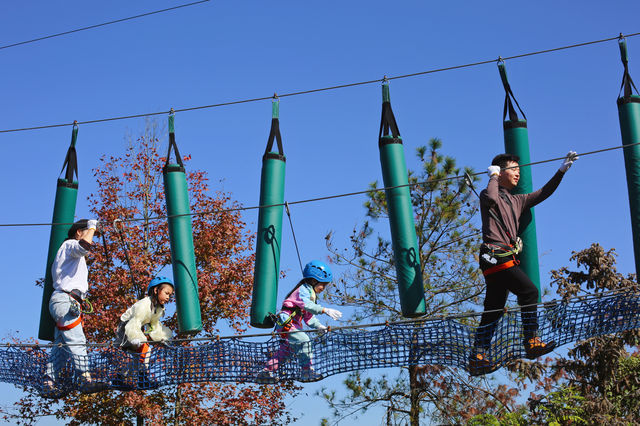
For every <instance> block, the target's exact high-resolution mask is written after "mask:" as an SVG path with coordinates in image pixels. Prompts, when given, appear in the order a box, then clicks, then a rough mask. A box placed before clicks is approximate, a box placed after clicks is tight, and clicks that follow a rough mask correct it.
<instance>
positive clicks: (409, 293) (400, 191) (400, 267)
mask: <svg viewBox="0 0 640 426" xmlns="http://www.w3.org/2000/svg"><path fill="white" fill-rule="evenodd" d="M389 131H391V134H389ZM378 148H379V149H380V164H381V165H382V177H383V180H384V186H385V187H386V188H388V189H386V191H385V193H386V197H387V208H388V211H389V223H390V225H391V241H392V243H393V258H394V261H395V264H396V275H397V280H398V291H399V293H400V305H401V307H402V315H404V316H405V317H410V318H413V317H419V316H421V315H424V314H425V302H424V287H423V283H422V269H421V268H420V249H419V248H418V239H417V237H416V227H415V224H414V220H413V206H412V204H411V191H410V190H409V186H408V184H409V180H408V174H407V165H406V163H405V159H404V148H403V146H402V138H401V137H400V131H399V130H398V125H397V124H396V119H395V117H394V115H393V110H392V109H391V101H390V97H389V84H388V83H386V82H385V83H384V84H383V85H382V119H381V121H380V134H379V138H378Z"/></svg>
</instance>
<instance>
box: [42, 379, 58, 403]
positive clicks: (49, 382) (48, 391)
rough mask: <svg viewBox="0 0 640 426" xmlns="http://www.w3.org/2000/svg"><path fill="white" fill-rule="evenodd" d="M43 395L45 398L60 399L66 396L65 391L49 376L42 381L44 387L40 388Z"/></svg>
mask: <svg viewBox="0 0 640 426" xmlns="http://www.w3.org/2000/svg"><path fill="white" fill-rule="evenodd" d="M40 393H41V395H42V396H43V397H44V398H50V399H58V398H62V397H63V396H64V392H63V391H62V389H60V388H59V387H58V386H57V385H56V382H54V381H53V379H52V378H51V377H49V376H45V378H44V381H43V382H42V389H41V390H40Z"/></svg>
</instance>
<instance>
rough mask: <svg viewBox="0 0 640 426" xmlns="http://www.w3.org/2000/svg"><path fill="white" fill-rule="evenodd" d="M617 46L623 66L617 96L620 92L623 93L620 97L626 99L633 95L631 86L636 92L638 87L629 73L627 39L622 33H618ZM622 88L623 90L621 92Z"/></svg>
mask: <svg viewBox="0 0 640 426" xmlns="http://www.w3.org/2000/svg"><path fill="white" fill-rule="evenodd" d="M618 47H620V60H621V61H622V65H623V66H624V74H622V84H620V91H619V92H618V97H619V98H620V97H621V96H620V93H623V96H622V98H623V99H625V100H627V99H630V98H631V95H633V91H632V90H631V88H632V87H633V88H634V89H635V91H636V93H638V88H637V87H636V85H635V84H634V83H633V80H632V79H631V75H630V74H629V56H628V52H627V41H626V40H625V38H624V35H622V33H620V37H619V38H618ZM623 89H624V92H623Z"/></svg>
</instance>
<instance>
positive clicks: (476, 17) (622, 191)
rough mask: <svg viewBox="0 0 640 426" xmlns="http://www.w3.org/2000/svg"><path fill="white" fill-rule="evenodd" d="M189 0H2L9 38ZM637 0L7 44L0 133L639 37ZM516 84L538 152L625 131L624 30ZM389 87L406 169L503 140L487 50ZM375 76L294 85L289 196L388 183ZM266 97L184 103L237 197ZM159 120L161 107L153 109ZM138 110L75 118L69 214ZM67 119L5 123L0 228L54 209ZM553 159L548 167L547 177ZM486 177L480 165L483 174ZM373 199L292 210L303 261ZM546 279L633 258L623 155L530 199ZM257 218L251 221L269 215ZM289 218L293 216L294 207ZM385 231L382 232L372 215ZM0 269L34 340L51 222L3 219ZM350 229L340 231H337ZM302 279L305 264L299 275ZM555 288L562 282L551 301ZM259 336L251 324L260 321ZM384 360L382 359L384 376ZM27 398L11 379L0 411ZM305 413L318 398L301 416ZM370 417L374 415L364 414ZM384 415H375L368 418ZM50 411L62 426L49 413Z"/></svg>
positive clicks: (300, 406)
mask: <svg viewBox="0 0 640 426" xmlns="http://www.w3.org/2000/svg"><path fill="white" fill-rule="evenodd" d="M182 3H186V1H185V2H179V1H169V0H155V1H151V0H138V1H136V2H130V1H122V0H114V1H109V2H86V1H79V0H66V1H64V2H50V1H43V0H33V1H28V2H6V4H3V13H2V14H1V15H0V45H6V44H11V43H16V42H20V41H23V40H28V39H32V38H36V37H39V36H44V35H48V34H53V33H58V32H62V31H67V30H70V29H74V28H78V27H83V26H88V25H93V24H98V23H101V22H105V21H109V20H113V19H119V18H124V17H127V16H132V15H136V14H140V13H144V12H148V11H152V10H157V9H161V8H165V7H171V6H176V5H179V4H182ZM639 12H640V5H639V4H638V2H636V1H631V0H623V1H619V2H615V3H613V2H601V1H594V0H585V1H581V2H557V1H549V0H541V1H537V2H524V3H522V2H515V3H514V2H510V3H509V2H497V1H484V2H423V1H402V2H381V1H377V0H369V1H348V2H347V1H335V0H329V1H324V2H300V1H280V2H264V1H256V0H245V1H235V2H232V1H215V0H214V1H210V2H208V3H205V4H202V5H198V6H193V7H188V8H183V9H179V10H176V11H173V12H168V13H164V14H158V15H153V16H149V17H146V18H142V19H139V20H134V21H129V22H123V23H118V24H114V25H110V26H107V27H102V28H97V29H94V30H90V31H84V32H80V33H75V34H70V35H66V36H63V37H59V38H54V39H49V40H43V41H40V42H37V43H33V44H28V45H23V46H18V47H13V48H7V49H0V64H1V66H2V76H3V78H2V81H1V82H0V87H1V90H0V93H1V94H2V95H1V99H2V107H1V109H0V111H1V112H2V114H1V116H0V130H3V129H14V128H22V127H30V126H38V125H46V124H58V123H69V122H72V121H73V120H78V121H85V120H93V119H100V118H107V117H114V116H122V115H131V114H142V113H149V112H156V111H166V110H169V109H170V108H172V107H173V108H176V109H179V108H186V107H192V106H199V105H208V104H216V103H221V102H229V101H234V100H241V99H249V98H256V97H264V96H270V95H272V94H273V93H274V92H278V93H288V92H295V91H302V90H308V89H315V88H321V87H326V86H333V85H338V84H344V83H352V82H358V81H365V80H374V79H379V78H382V77H383V76H384V75H388V76H396V75H402V74H408V73H414V72H420V71H425V70H429V69H436V68H443V67H449V66H455V65H462V64H466V63H471V62H478V61H484V60H490V59H494V58H498V56H502V57H508V56H512V55H518V54H521V53H527V52H533V51H538V50H544V49H549V48H554V47H560V46H565V45H570V44H574V43H581V42H587V41H592V40H598V39H603V38H608V37H614V36H616V35H618V34H619V33H620V32H622V33H626V34H629V33H634V32H640V24H638V19H637V17H638V16H639ZM628 46H629V58H630V71H631V75H632V77H635V78H636V80H638V81H640V36H639V37H632V38H629V39H628ZM506 67H507V71H508V75H509V80H510V82H511V86H512V88H513V90H514V92H515V95H516V98H517V99H518V101H519V102H520V105H521V106H522V107H523V109H524V111H525V113H526V115H527V118H528V119H529V139H530V142H531V158H532V160H533V161H540V160H545V159H548V158H554V157H560V156H563V155H564V154H566V152H567V151H568V150H570V149H573V150H576V151H578V152H587V151H592V150H597V149H601V148H607V147H613V146H617V145H620V130H619V125H618V116H617V109H616V103H615V101H616V97H617V95H618V90H619V87H620V81H621V78H622V65H621V63H620V56H619V51H618V46H617V42H616V41H610V42H607V43H601V44H596V45H591V46H586V47H580V48H576V49H570V50H564V51H560V52H554V53H548V54H544V55H537V56H531V57H526V58H521V59H514V60H509V61H507V63H506ZM390 87H391V101H392V105H393V108H394V112H395V114H396V118H397V120H398V124H399V127H400V131H401V133H402V136H403V139H404V143H405V154H406V157H407V163H408V166H409V167H410V168H415V167H416V166H417V165H418V164H417V160H416V157H415V156H414V152H415V148H416V147H418V146H420V145H423V144H426V143H427V141H428V140H429V138H431V137H439V138H441V139H442V140H443V142H444V147H443V149H442V152H443V153H444V154H447V155H451V156H454V157H455V158H456V159H457V163H458V165H461V166H462V165H467V166H471V167H473V168H474V169H475V170H476V171H484V170H486V167H487V166H488V164H489V163H490V161H491V158H492V157H493V156H494V155H495V154H496V153H498V152H501V151H502V150H503V139H502V124H501V119H502V106H503V100H504V91H503V89H502V85H501V82H500V78H499V75H498V71H497V67H496V65H495V64H493V63H492V64H486V65H481V66H476V67H470V68H465V69H460V70H454V71H448V72H442V73H436V74H429V75H425V76H419V77H414V78H407V79H401V80H394V81H392V82H391V86H390ZM380 104H381V95H380V87H379V84H378V83H376V84H369V85H363V86H357V87H352V88H344V89H338V90H333V91H326V92H320V93H314V94H308V95H302V96H295V97H288V98H284V99H283V100H282V101H281V104H280V121H281V130H282V135H283V141H284V150H285V154H286V156H287V181H286V190H285V198H286V200H287V201H289V202H291V201H296V200H302V199H308V198H313V197H320V196H327V195H332V194H339V193H346V192H352V191H359V190H363V189H366V188H367V185H368V183H370V182H372V181H374V180H378V181H380V182H381V180H382V177H381V171H380V163H379V159H378V148H377V136H378V135H377V132H378V126H379V120H380ZM270 118H271V105H270V101H261V102H255V103H247V104H241V105H234V106H228V107H223V108H212V109H204V110H199V111H194V112H184V113H178V114H176V119H175V120H176V137H177V141H178V145H179V147H180V151H181V153H183V154H190V155H192V157H193V161H191V162H190V163H189V166H188V167H190V168H192V169H203V170H206V171H207V172H208V173H209V177H210V178H211V186H212V189H213V190H216V189H223V190H225V191H230V192H231V193H232V194H233V197H234V198H235V199H237V200H238V201H240V202H241V203H242V204H244V205H245V206H253V205H256V204H257V203H258V196H259V179H260V167H261V156H262V153H263V151H264V148H265V144H266V138H267V136H268V133H269V125H270ZM158 120H160V123H161V124H164V123H165V120H166V116H164V115H162V116H159V117H158ZM143 128H144V119H130V120H122V121H113V122H108V123H100V124H91V125H89V124H87V125H81V126H80V128H79V134H78V144H77V148H78V159H79V167H80V177H79V178H80V190H79V200H78V208H77V215H78V216H79V217H85V216H87V211H88V208H87V205H86V202H85V200H86V197H87V196H88V195H89V194H90V193H91V192H92V191H93V190H95V183H94V181H93V179H92V173H91V169H92V168H94V167H96V166H98V164H99V163H98V159H99V157H100V156H101V155H105V154H106V155H112V154H116V155H117V154H119V153H122V152H123V150H124V148H125V146H126V136H127V135H128V134H129V135H133V136H136V135H138V134H139V133H140V132H141V130H142V129H143ZM70 136H71V128H70V127H62V128H53V129H46V130H35V131H27V132H15V133H0V146H2V152H3V154H4V161H3V162H2V163H3V167H2V168H0V181H1V182H3V185H2V198H3V203H2V206H3V207H2V209H1V210H0V223H16V222H19V223H24V222H27V223H28V222H38V223H39V222H48V221H50V219H51V213H52V209H53V197H54V193H55V182H56V178H57V176H58V173H59V172H60V168H61V166H62V163H63V160H64V155H65V153H66V149H67V147H68V145H69V141H70ZM558 166H559V162H557V163H554V164H545V165H540V166H536V167H535V168H534V170H533V180H534V185H535V186H536V187H539V186H541V185H542V184H544V183H545V182H546V180H547V179H548V178H549V177H550V176H551V175H552V174H553V173H554V172H555V170H556V169H557V167H558ZM479 185H480V186H481V187H484V186H485V185H486V178H483V180H482V181H481V182H480V183H479ZM363 202H364V198H363V197H362V196H356V197H347V198H341V199H337V200H330V201H322V202H316V203H308V204H302V205H295V206H292V217H293V222H294V226H295V231H296V236H297V238H298V243H299V245H300V250H301V254H302V257H303V261H307V260H310V259H312V258H324V257H326V255H327V251H326V248H325V245H324V244H325V242H324V236H325V234H326V233H327V232H328V231H330V230H334V231H335V241H336V243H337V244H338V245H342V246H347V243H348V235H349V233H350V231H351V229H352V228H353V226H354V225H355V224H357V223H358V221H360V220H361V219H362V217H363V214H364V209H363V208H362V203H363ZM536 216H537V225H538V244H539V252H540V266H541V276H542V279H543V282H544V283H545V286H546V282H547V281H548V272H549V271H550V270H551V269H554V268H558V267H560V266H563V265H566V264H568V258H569V256H570V254H571V251H572V250H580V249H583V248H585V247H588V246H589V245H590V244H591V243H593V242H599V243H600V244H602V245H603V246H604V247H605V248H612V247H615V248H616V250H617V252H618V254H619V257H618V266H619V270H620V271H622V272H624V273H628V272H635V271H634V265H633V247H632V240H631V236H630V234H631V227H630V216H629V207H628V196H627V190H626V183H625V173H624V163H623V157H622V151H621V150H615V151H611V152H606V153H602V154H598V155H590V156H585V157H583V158H581V159H580V160H579V161H578V162H577V163H576V164H575V165H574V167H573V168H572V169H571V170H570V172H569V173H568V175H567V176H566V178H565V179H564V181H563V183H562V184H561V186H560V188H559V189H558V191H557V192H556V193H555V194H554V195H553V196H552V197H551V198H550V199H549V200H547V201H545V202H544V203H543V204H541V205H540V206H538V207H537V208H536ZM245 219H246V221H247V223H248V224H249V227H250V228H251V229H253V228H255V227H256V221H257V212H256V211H255V210H252V211H249V212H247V213H246V214H245ZM285 220H286V219H285ZM284 225H285V226H284V233H283V251H282V262H281V266H282V268H283V269H284V270H286V271H288V272H290V274H291V276H292V277H291V279H289V280H285V281H284V282H282V283H281V286H280V296H281V297H280V300H281V298H282V296H283V295H284V294H285V292H286V291H287V290H288V289H289V288H290V286H292V285H293V284H294V283H295V281H297V274H298V270H299V267H298V260H297V256H296V253H295V248H294V245H293V241H292V239H291V233H290V231H289V228H288V224H287V223H286V221H285V223H284ZM380 229H381V232H384V233H386V232H388V226H387V225H386V224H380ZM0 238H1V240H2V241H3V244H2V247H1V248H0V258H1V259H2V265H3V272H4V277H3V278H4V285H3V286H2V289H3V294H2V296H1V299H2V302H1V303H0V324H1V325H0V335H1V336H2V339H3V340H4V339H6V337H7V336H9V335H11V334H14V333H15V332H17V331H19V333H20V336H22V337H33V336H36V335H37V327H38V322H39V315H40V300H41V290H40V289H38V288H36V287H35V286H34V282H35V280H36V279H37V278H39V277H42V276H43V275H44V268H45V262H46V255H47V245H48V238H49V228H47V227H27V228H24V227H23V228H5V227H2V228H0ZM342 242H344V243H343V244H341V243H342ZM294 277H295V278H294ZM547 297H548V298H549V297H553V295H550V296H547ZM252 331H253V332H255V331H256V330H252ZM374 373H375V372H374ZM341 379H342V377H341V376H337V377H336V378H333V379H329V380H326V381H324V382H322V383H321V384H314V385H306V386H305V388H304V391H303V392H302V393H301V394H300V395H299V396H298V397H297V398H296V399H295V400H293V401H291V403H290V407H291V409H292V410H293V412H294V414H297V415H298V416H302V417H301V419H300V420H299V422H298V424H300V425H315V424H318V421H319V418H320V417H321V416H323V415H326V406H325V405H324V403H323V402H322V401H321V400H320V399H319V398H317V397H314V396H313V393H314V391H315V390H316V389H318V388H319V387H320V386H321V385H322V384H324V385H327V386H333V387H340V380H341ZM19 396H20V392H19V391H18V390H16V388H14V387H13V386H9V385H6V384H0V400H3V401H5V402H4V403H3V404H2V406H6V405H7V404H9V403H10V402H11V401H14V400H15V399H17V398H18V397H19ZM303 411H307V412H306V413H304V414H303ZM361 421H362V422H363V423H364V420H361ZM371 422H373V423H379V422H381V420H380V413H379V412H375V411H374V412H373V413H371V414H369V417H368V420H367V423H369V424H370V423H371ZM40 424H43V425H44V424H56V423H55V422H54V421H53V420H51V419H48V420H43V421H41V422H40Z"/></svg>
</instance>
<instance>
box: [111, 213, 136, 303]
mask: <svg viewBox="0 0 640 426" xmlns="http://www.w3.org/2000/svg"><path fill="white" fill-rule="evenodd" d="M118 222H122V220H121V219H116V220H114V221H113V227H114V228H115V230H116V231H117V232H118V235H119V236H120V242H121V243H122V248H123V249H124V258H125V260H126V261H127V266H128V267H129V276H130V277H131V285H132V288H133V289H137V285H136V279H135V277H134V276H133V268H131V260H130V259H129V244H128V243H127V241H126V240H125V239H124V235H123V232H122V228H118ZM140 293H141V291H140V289H138V299H142V296H141V294H140Z"/></svg>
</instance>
